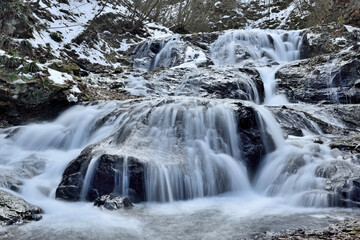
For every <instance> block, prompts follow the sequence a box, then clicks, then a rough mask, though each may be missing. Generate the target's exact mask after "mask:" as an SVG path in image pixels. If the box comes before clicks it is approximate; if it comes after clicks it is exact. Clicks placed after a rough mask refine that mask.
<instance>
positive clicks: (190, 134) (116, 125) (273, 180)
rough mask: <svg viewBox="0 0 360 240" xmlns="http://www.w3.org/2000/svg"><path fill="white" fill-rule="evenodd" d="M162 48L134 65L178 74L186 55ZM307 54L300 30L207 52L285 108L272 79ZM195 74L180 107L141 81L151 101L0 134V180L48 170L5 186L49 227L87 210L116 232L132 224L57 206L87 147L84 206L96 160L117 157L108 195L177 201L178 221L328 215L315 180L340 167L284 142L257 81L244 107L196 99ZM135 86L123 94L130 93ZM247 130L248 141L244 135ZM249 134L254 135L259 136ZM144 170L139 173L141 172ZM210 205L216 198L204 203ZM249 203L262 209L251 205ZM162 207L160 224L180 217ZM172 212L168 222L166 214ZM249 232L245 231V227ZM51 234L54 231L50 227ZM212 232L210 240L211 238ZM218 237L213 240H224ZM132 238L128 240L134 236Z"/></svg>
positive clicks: (307, 145)
mask: <svg viewBox="0 0 360 240" xmlns="http://www.w3.org/2000/svg"><path fill="white" fill-rule="evenodd" d="M154 42H155V41H150V42H148V43H145V44H143V45H142V46H141V47H139V48H138V49H137V53H136V56H137V57H138V58H146V57H147V56H149V55H151V56H150V57H149V59H147V60H146V61H145V60H144V61H138V62H137V63H136V64H137V65H138V66H139V67H140V68H145V69H147V70H152V69H153V68H155V67H158V66H162V65H163V66H166V67H171V66H173V65H176V64H175V62H176V61H177V60H178V55H177V53H176V51H177V50H178V49H181V48H182V45H183V43H181V40H180V38H179V36H175V37H174V38H172V39H171V40H166V41H165V40H161V41H159V42H156V44H153V43H154ZM300 46H301V32H300V31H293V32H288V31H265V30H239V31H229V32H226V33H225V34H224V35H222V36H220V37H219V38H218V40H216V41H215V42H213V43H212V45H211V47H210V55H211V58H212V61H213V62H214V63H215V66H213V67H212V69H214V71H215V70H216V69H226V67H227V66H236V67H238V68H241V67H253V68H256V69H257V71H258V72H259V73H260V76H261V79H262V81H263V85H264V92H265V101H264V103H265V104H266V105H277V104H286V103H287V101H286V98H285V97H284V96H280V95H277V94H276V91H275V87H276V84H275V73H276V71H277V70H278V69H279V68H280V67H281V66H283V65H284V64H286V63H289V62H291V61H295V60H298V59H299V58H300ZM176 49H177V50H176ZM149 52H151V54H150V53H149ZM136 64H135V65H136ZM204 71H205V70H204ZM194 73H195V74H194ZM197 74H198V72H197V71H195V72H193V73H192V74H190V77H188V78H183V79H182V83H181V84H180V85H178V86H177V87H175V88H174V87H172V88H170V87H169V89H175V90H176V91H175V93H173V95H175V96H176V97H169V96H168V95H170V94H164V92H165V91H163V92H162V91H161V89H155V90H156V91H153V92H152V91H149V89H148V88H145V87H144V86H143V85H144V83H143V82H145V81H146V80H145V79H143V78H141V79H140V78H139V81H141V82H142V83H141V84H140V85H141V88H139V89H140V90H139V89H137V91H133V93H134V94H139V95H145V96H148V97H149V98H145V99H137V100H128V101H123V102H116V101H112V102H98V103H94V104H88V105H83V106H75V107H73V108H71V109H69V110H68V111H66V112H64V113H63V114H61V115H60V116H59V117H58V118H57V119H56V120H54V121H53V122H45V123H39V124H30V125H27V126H20V127H14V128H9V129H4V130H0V156H1V157H0V167H1V169H2V170H4V171H10V172H11V171H12V172H15V175H16V174H19V173H20V172H21V171H24V169H20V170H19V169H18V165H19V163H21V164H23V165H22V166H23V168H26V169H31V168H32V167H33V165H34V164H35V165H36V164H38V165H39V164H43V165H45V166H44V169H43V171H40V172H34V173H33V174H32V175H31V174H30V175H29V174H28V175H26V176H27V177H26V178H24V179H19V178H16V177H14V175H11V174H9V179H7V181H5V182H2V183H1V184H2V187H5V188H12V189H16V188H19V189H20V195H21V196H22V197H23V198H24V199H25V200H27V201H30V202H32V203H34V204H38V205H39V206H40V207H42V208H43V209H44V211H45V214H49V215H48V217H45V220H44V221H46V222H48V223H49V224H50V225H51V223H52V221H55V220H54V219H58V218H59V216H60V218H59V219H65V220H62V221H64V222H67V220H66V219H67V218H66V216H64V215H62V213H60V212H61V211H62V210H65V212H66V213H68V214H69V212H71V211H72V209H73V207H75V208H79V209H77V210H76V211H78V212H79V213H80V215H81V216H82V217H83V218H82V219H83V220H84V219H87V218H90V219H93V220H94V221H95V218H97V217H99V218H100V219H102V220H103V222H104V224H108V225H109V226H111V227H114V229H115V228H117V226H118V224H123V225H124V226H127V225H126V222H127V220H124V219H121V220H119V219H117V220H114V218H104V217H103V215H102V213H99V212H96V211H95V210H93V209H92V208H91V207H90V205H86V203H80V204H83V205H80V204H77V205H71V204H66V203H63V202H61V201H59V200H55V195H56V194H57V193H56V189H57V187H58V185H59V183H60V182H61V178H62V174H63V172H64V170H65V169H66V168H67V165H68V164H69V163H70V162H71V161H72V160H74V159H76V157H77V156H79V154H80V153H81V151H82V150H83V149H90V150H91V151H90V155H89V156H88V157H89V158H88V163H87V166H86V170H85V171H84V172H83V173H82V174H83V175H81V177H82V178H80V177H79V178H77V179H80V180H81V181H80V182H79V186H78V188H79V189H80V191H79V192H78V193H77V194H78V196H77V197H78V199H81V200H86V199H89V194H92V193H94V191H92V190H94V189H95V187H94V181H95V180H94V179H95V175H96V174H97V171H98V166H99V164H100V161H101V160H102V159H105V158H104V157H103V158H102V156H105V155H106V154H107V156H111V157H112V158H111V157H109V158H111V159H113V160H114V159H115V160H114V162H116V161H118V162H116V164H118V165H119V166H120V165H121V167H119V168H116V167H111V171H113V172H114V175H113V176H112V177H113V178H111V179H113V183H112V185H111V186H113V187H112V188H111V189H110V190H109V192H108V193H111V194H115V195H123V196H128V197H133V196H134V195H136V194H138V195H139V192H137V191H139V189H142V190H140V191H143V192H142V193H141V194H140V196H138V197H139V198H138V199H140V201H147V202H161V203H164V202H172V204H173V205H171V206H175V208H178V209H177V210H176V214H182V212H185V213H193V212H194V211H195V213H196V214H198V213H197V211H198V210H199V209H200V210H199V211H200V212H201V211H202V210H207V209H211V211H210V212H213V213H214V214H212V215H211V217H212V218H214V216H215V215H217V214H218V212H219V211H220V210H219V209H221V211H222V212H225V215H226V216H232V218H231V219H233V218H235V219H238V215H241V216H246V217H249V216H251V215H252V214H253V213H254V214H259V215H260V216H263V215H262V214H263V210H264V209H267V210H268V209H272V208H273V207H274V206H277V207H279V205H278V204H280V206H281V207H280V208H281V211H280V213H281V214H288V211H294V210H293V209H292V208H289V206H288V205H289V204H290V205H295V206H311V207H326V206H328V205H329V193H328V192H327V191H325V190H324V189H325V183H324V180H323V179H321V178H319V177H316V176H315V170H316V168H317V166H318V165H319V164H320V163H323V162H324V161H326V159H332V158H333V156H332V154H331V151H330V149H329V148H327V147H326V146H319V145H316V144H314V143H313V142H312V140H307V141H300V140H298V139H292V138H289V139H286V140H285V139H284V137H283V133H282V131H281V129H280V127H279V125H278V123H277V121H276V120H275V118H274V116H273V115H272V114H271V112H270V111H269V110H268V109H267V108H266V107H265V106H261V105H260V106H259V105H257V104H259V103H260V102H261V100H260V94H259V91H258V89H257V87H256V86H255V84H254V83H253V82H252V80H251V79H250V78H249V79H246V81H245V82H247V87H246V90H248V93H249V94H248V95H249V96H250V97H246V98H244V99H246V100H249V101H248V102H243V101H239V100H230V99H222V100H219V99H209V98H208V99H206V98H200V97H198V98H196V97H190V96H191V94H192V87H194V88H195V83H196V81H195V80H196V76H197ZM217 74H218V72H217ZM211 75H212V74H211V73H208V75H206V76H208V77H209V78H210V77H211ZM235 76H241V75H235ZM194 79H195V80H194ZM139 81H137V82H136V84H138V82H139ZM169 84H171V83H169ZM129 85H131V84H129ZM129 85H128V86H127V88H126V89H128V90H129V91H130V90H133V89H132V88H131V86H129ZM187 85H188V86H187ZM159 86H160V87H161V86H162V85H159ZM237 91H238V90H237ZM159 96H165V97H163V98H160V97H159ZM209 96H211V95H209ZM222 96H223V95H222ZM224 98H226V97H224ZM250 101H253V102H250ZM239 106H241V107H239ZM238 109H240V110H241V111H240V110H239V111H238ZM246 109H251V110H246ZM253 110H254V111H255V112H256V113H255V115H256V117H254V118H251V117H249V115H251V114H252V111H253ZM242 118H244V119H251V121H252V122H249V121H250V120H247V122H243V121H242ZM255 122H256V123H255ZM309 122H310V125H311V124H313V126H311V127H308V128H306V129H305V128H304V129H303V131H304V132H306V131H307V132H312V134H322V132H321V130H319V128H318V127H317V126H316V123H314V122H312V121H311V120H309ZM314 129H315V130H314ZM240 131H242V134H243V135H244V138H241V137H240V135H241V134H240ZM250 131H255V132H256V133H255V134H253V135H251V133H250ZM257 136H259V137H258V138H256V137H257ZM254 138H256V139H261V140H256V141H257V142H256V143H257V144H259V146H260V147H258V148H256V147H254V148H253V146H249V145H247V144H246V142H244V140H243V139H245V140H246V141H250V140H249V139H254ZM305 140H306V138H305ZM262 146H263V148H262ZM85 147H88V148H85ZM84 151H85V150H84ZM84 151H83V152H84ZM85 152H86V151H85ZM249 152H250V153H249ZM252 152H254V154H251V153H252ZM84 154H85V153H84ZM114 156H115V157H114ZM249 156H250V157H249ZM29 159H31V161H30V160H29ZM249 161H254V162H257V161H258V162H259V164H258V165H257V164H254V168H255V169H256V172H255V173H254V174H253V173H251V174H249V173H248V171H249V169H248V166H247V165H248V164H249ZM119 162H120V163H121V164H119ZM114 164H115V163H114ZM116 164H115V165H116ZM115 165H114V166H115ZM24 166H25V167H24ZM139 166H143V169H142V167H139ZM140 170H141V171H143V172H140ZM109 171H110V170H109ZM134 171H138V172H137V174H138V175H136V176H142V179H141V181H140V180H139V179H137V180H136V179H135V180H134V175H132V174H133V173H134ZM252 175H253V176H252ZM77 176H78V175H77ZM0 180H1V179H0ZM134 181H135V183H134ZM19 182H20V183H19ZM71 184H73V185H71V186H70V187H72V189H74V186H75V183H74V182H72V183H71ZM141 184H143V185H142V186H140V187H139V185H141ZM135 185H136V186H135ZM95 190H99V189H95ZM95 192H96V191H95ZM215 195H221V197H216V196H215ZM210 196H212V198H211V199H212V200H209V198H206V197H210ZM214 196H215V197H214ZM269 196H270V197H271V198H270V199H269V198H268V197H269ZM189 199H195V200H192V201H186V203H185V202H181V201H178V200H189ZM221 199H223V200H221ZM224 199H225V200H224ZM279 199H280V200H279ZM223 201H227V202H226V203H225V204H224V205H227V204H228V205H229V207H225V206H224V207H220V208H219V205H223ZM252 202H254V204H255V205H256V206H254V205H251V203H252ZM285 202H286V204H284V203H285ZM219 203H220V204H219ZM182 204H185V205H184V206H183V205H182ZM186 204H189V205H186ZM192 204H193V205H192ZM80 206H85V207H80ZM155 206H156V207H154V209H157V210H159V211H160V217H159V218H161V217H163V215H165V216H166V215H168V214H169V213H168V212H166V211H170V212H171V211H174V210H173V208H171V207H169V205H166V204H165V205H163V206H164V208H165V209H163V208H162V205H155ZM215 206H216V207H215ZM58 208H59V209H58ZM150 209H152V208H151V204H150ZM169 209H170V210H169ZM179 209H180V210H179ZM194 209H196V210H194ZM151 211H152V210H150V212H151ZM164 211H165V212H166V213H165V214H162V213H163V212H164ZM179 211H180V213H179ZM301 211H303V210H301ZM294 212H296V211H294ZM90 214H93V216H90ZM124 214H125V216H126V217H129V216H128V215H126V213H124ZM275 214H276V213H275ZM151 215H152V212H151V213H146V214H144V213H143V212H136V213H135V216H137V217H138V218H139V219H141V218H142V217H145V219H146V221H147V225H146V226H145V228H146V227H147V226H148V225H149V224H150V223H152V222H153V221H154V218H153V217H152V216H151ZM155 215H156V214H155ZM190 215H191V214H190ZM45 216H46V215H45ZM156 216H158V215H156ZM181 216H182V217H179V219H181V220H180V221H179V222H187V217H183V215H181ZM195 216H198V215H195ZM206 217H207V215H204V217H203V216H200V217H199V218H206ZM251 217H252V216H251ZM129 219H131V218H130V217H129ZM163 219H164V221H163V222H161V221H160V224H159V225H167V221H169V218H166V217H163ZM306 220H307V219H306ZM196 221H197V220H196ZM196 221H193V222H192V223H193V225H196ZM218 221H219V222H220V221H221V223H223V222H226V221H229V220H228V218H227V217H226V219H222V218H220V219H218ZM130 222H131V223H133V224H134V225H135V226H136V227H135V228H136V229H137V228H141V227H139V225H141V224H139V221H138V220H136V221H130ZM140 222H141V221H140ZM155 222H156V221H155ZM243 223H244V222H242V223H241V224H237V225H239V226H242V224H243ZM59 224H62V225H61V226H62V227H63V226H64V225H66V224H64V223H63V222H60V223H59ZM101 226H104V225H101ZM244 226H246V225H244ZM36 227H37V228H36ZM82 227H83V226H82ZM107 227H108V226H107ZM39 228H40V227H39V225H35V229H39ZM54 228H57V226H56V225H54ZM83 228H84V229H87V228H86V227H83ZM60 229H61V228H60ZM207 230H208V231H211V228H208V229H207ZM69 231H71V228H70V230H69ZM243 231H245V230H243ZM259 231H260V230H259ZM115 232H116V233H118V232H117V231H115ZM225 232H226V231H225ZM122 234H123V233H122ZM144 234H145V235H146V234H148V235H147V236H148V237H149V236H153V234H152V233H143V232H140V233H139V235H140V238H141V237H142V236H144ZM214 234H215V233H214ZM219 234H220V233H219ZM219 234H218V235H216V234H215V235H214V236H218V237H221V235H219ZM114 236H116V237H118V236H119V235H114ZM122 236H123V235H122ZM129 236H132V235H131V234H130V235H126V237H129ZM111 237H113V236H111ZM150 238H151V237H150ZM195 238H196V236H195Z"/></svg>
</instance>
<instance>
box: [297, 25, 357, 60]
mask: <svg viewBox="0 0 360 240" xmlns="http://www.w3.org/2000/svg"><path fill="white" fill-rule="evenodd" d="M359 34H360V33H359V32H358V31H348V30H347V28H346V27H345V26H344V25H343V24H340V23H339V24H337V23H331V24H329V25H318V26H315V27H312V28H310V29H309V30H308V31H307V32H306V33H305V35H304V38H303V44H302V47H301V58H311V57H315V56H319V55H322V54H329V53H337V52H338V51H340V50H342V49H346V48H349V47H352V46H354V45H357V39H358V37H359Z"/></svg>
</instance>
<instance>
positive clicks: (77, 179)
mask: <svg viewBox="0 0 360 240" xmlns="http://www.w3.org/2000/svg"><path fill="white" fill-rule="evenodd" d="M93 158H94V154H93V153H92V148H91V147H88V148H87V149H85V150H84V151H83V152H82V153H81V154H80V155H79V156H78V157H77V158H76V159H75V160H73V161H72V162H70V163H69V165H68V166H67V168H66V170H65V172H64V174H63V179H62V181H61V183H60V184H59V186H58V188H57V190H56V197H57V198H60V199H64V200H69V201H78V200H81V198H82V197H83V198H84V200H89V201H93V200H95V199H96V198H97V197H101V196H103V195H106V194H110V193H115V194H120V195H123V194H126V193H123V192H122V188H121V187H120V186H121V184H120V185H119V186H118V185H117V184H116V183H117V182H118V181H120V182H121V181H122V179H123V170H124V167H125V166H126V167H127V176H128V182H129V188H128V193H127V194H128V197H129V199H130V200H131V201H133V202H141V201H144V200H145V184H144V171H145V166H144V165H143V164H142V163H141V162H140V161H139V160H137V159H136V158H133V157H124V156H117V155H108V154H103V155H101V156H100V157H98V158H97V159H95V161H96V163H95V170H94V171H93V175H92V176H91V180H90V184H89V188H88V190H86V191H85V190H84V191H83V189H82V188H83V185H84V179H85V176H86V174H87V171H88V166H89V164H90V162H91V161H92V160H93ZM125 161H126V163H124V162H125ZM82 193H83V194H84V196H81V194H82Z"/></svg>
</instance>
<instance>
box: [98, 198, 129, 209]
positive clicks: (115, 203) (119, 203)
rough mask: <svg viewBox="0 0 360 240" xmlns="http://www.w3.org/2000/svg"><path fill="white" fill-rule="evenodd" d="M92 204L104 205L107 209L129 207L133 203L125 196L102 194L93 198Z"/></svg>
mask: <svg viewBox="0 0 360 240" xmlns="http://www.w3.org/2000/svg"><path fill="white" fill-rule="evenodd" d="M94 206H97V207H104V208H106V209H107V210H118V209H131V208H132V207H133V206H134V205H133V204H132V203H131V201H130V200H129V199H128V198H126V197H119V196H114V195H103V196H101V197H98V198H96V199H95V202H94Z"/></svg>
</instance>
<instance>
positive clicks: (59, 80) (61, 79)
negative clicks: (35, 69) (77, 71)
mask: <svg viewBox="0 0 360 240" xmlns="http://www.w3.org/2000/svg"><path fill="white" fill-rule="evenodd" d="M48 72H49V73H50V76H49V79H50V80H51V81H53V82H54V83H55V84H60V85H64V84H66V81H72V79H73V78H72V76H71V75H69V74H67V73H62V72H59V71H56V70H54V69H51V68H49V69H48Z"/></svg>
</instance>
